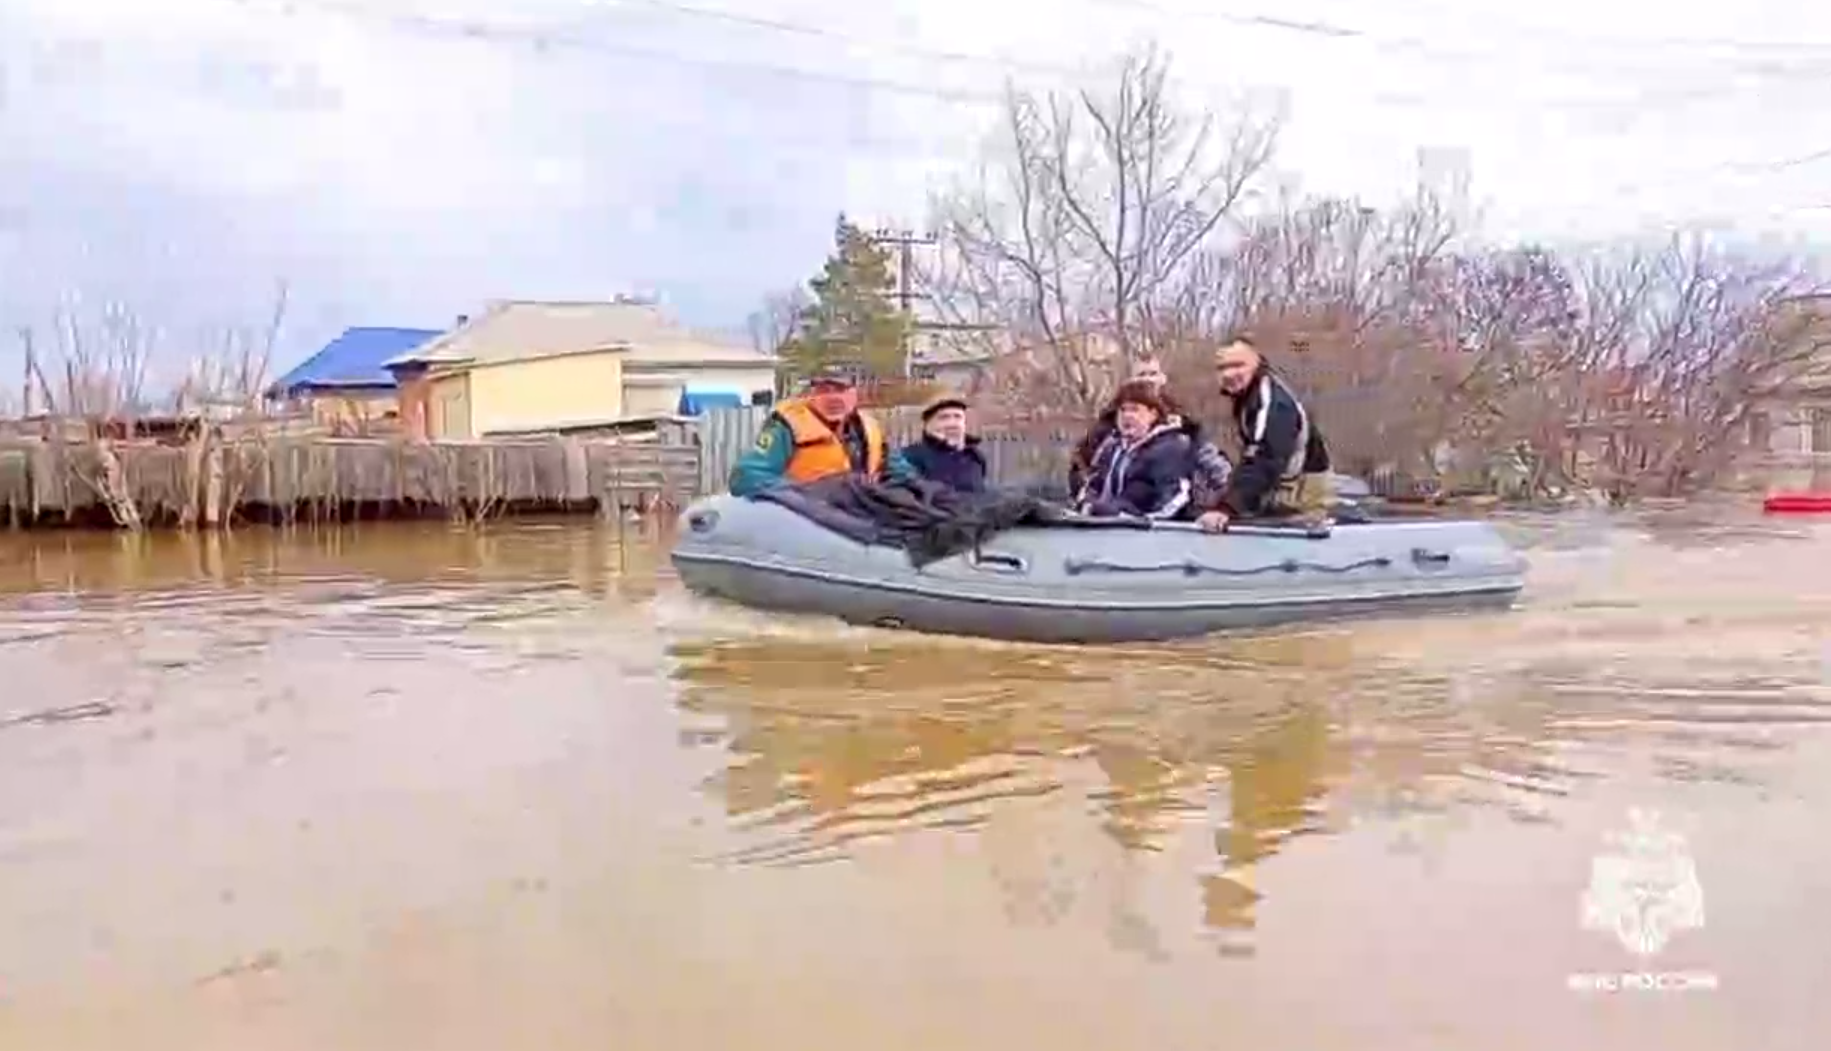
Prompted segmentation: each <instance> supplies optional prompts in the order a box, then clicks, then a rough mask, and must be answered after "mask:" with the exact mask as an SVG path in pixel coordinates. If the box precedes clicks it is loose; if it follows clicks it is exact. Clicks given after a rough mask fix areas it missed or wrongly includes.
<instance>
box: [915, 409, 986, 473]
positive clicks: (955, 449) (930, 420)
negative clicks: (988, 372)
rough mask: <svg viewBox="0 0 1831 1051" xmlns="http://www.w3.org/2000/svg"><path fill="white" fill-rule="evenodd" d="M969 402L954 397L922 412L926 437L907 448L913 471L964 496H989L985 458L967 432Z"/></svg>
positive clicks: (975, 437)
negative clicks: (980, 494) (966, 494)
mask: <svg viewBox="0 0 1831 1051" xmlns="http://www.w3.org/2000/svg"><path fill="white" fill-rule="evenodd" d="M966 408H967V406H966V401H965V400H964V399H962V398H957V397H954V396H952V395H948V396H946V397H941V398H937V399H935V400H934V401H931V402H929V403H928V405H927V406H925V407H924V408H923V409H922V436H921V437H920V438H918V439H916V440H915V441H913V442H910V443H909V444H908V445H905V446H903V459H904V461H905V462H907V463H908V464H909V467H910V469H911V470H913V471H914V472H915V473H916V474H917V475H919V476H920V477H922V478H926V479H928V480H929V481H931V482H936V483H938V484H941V485H945V486H947V487H949V488H951V489H954V490H956V491H958V492H962V493H983V492H985V479H986V462H985V454H984V453H982V452H980V451H979V438H978V437H977V436H976V435H973V434H970V433H968V431H967V420H966Z"/></svg>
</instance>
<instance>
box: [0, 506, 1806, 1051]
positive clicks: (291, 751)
mask: <svg viewBox="0 0 1831 1051" xmlns="http://www.w3.org/2000/svg"><path fill="white" fill-rule="evenodd" d="M1507 528H1508V529H1509V530H1511V531H1512V532H1513V533H1514V534H1515V535H1516V536H1517V537H1518V538H1519V539H1520V541H1521V542H1522V543H1523V544H1525V545H1526V546H1527V547H1528V549H1529V554H1530V556H1531V558H1532V561H1533V576H1532V581H1531V587H1530V590H1529V592H1528V594H1527V596H1526V597H1525V598H1524V599H1523V601H1522V604H1521V606H1520V608H1519V609H1517V610H1516V611H1513V612H1511V613H1509V614H1505V615H1497V616H1483V617H1478V618H1460V619H1439V620H1431V621H1415V622H1399V621H1394V622H1381V623H1363V624H1357V625H1352V626H1339V627H1330V628H1318V629H1315V630H1310V631H1303V632H1291V633H1286V634H1282V635H1277V636H1271V637H1265V638H1258V639H1251V640H1228V641H1204V642H1200V643H1192V644H1180V645H1173V646H1137V647H1118V648H1106V649H1067V648H1037V647H1022V646H1010V645H995V644H989V643H978V642H971V641H964V640H940V639H932V638H922V637H917V636H908V635H900V634H893V633H888V632H882V631H874V630H862V629H846V628H841V627H838V626H836V625H834V624H832V623H830V622H826V621H820V620H811V619H802V618H792V617H774V616H762V615H757V614H752V613H747V612H743V611H739V610H733V609H730V608H728V607H721V606H717V605H712V604H708V603H703V602H700V601H697V600H695V599H693V598H691V597H689V596H686V595H684V594H682V593H681V591H680V590H679V588H678V586H677V584H676V583H675V582H674V581H673V579H672V578H671V576H670V575H669V572H668V569H667V562H666V557H665V545H664V543H663V541H662V540H661V539H660V538H657V537H654V536H650V535H644V534H640V533H636V532H621V531H617V530H614V529H611V528H598V529H594V528H591V527H584V526H578V525H570V524H528V525H517V526H505V527H502V528H499V529H494V530H491V531H489V532H488V533H486V534H483V535H475V534H468V533H464V532H457V531H452V530H447V529H445V528H443V527H436V528H420V527H402V528H392V527H389V528H369V529H364V530H361V531H352V532H346V533H333V534H319V535H316V536H300V537H295V538H291V539H286V538H281V537H277V536H274V535H269V534H264V533H249V534H245V535H237V536H235V537H231V538H217V539H208V540H185V539H182V538H176V537H168V538H158V539H154V540H149V541H125V540H119V539H117V538H113V537H96V536H84V537H53V538H34V539H30V540H25V539H18V538H0V677H3V678H4V682H5V683H6V685H5V687H4V688H3V689H0V1048H4V1049H7V1051H12V1049H39V1048H43V1049H46V1051H79V1049H86V1048H108V1049H126V1048H133V1049H136V1051H163V1049H184V1051H199V1049H213V1048H224V1049H229V1048H234V1049H238V1051H239V1049H251V1048H258V1049H262V1051H291V1049H302V1051H303V1049H311V1051H368V1049H377V1051H380V1049H389V1051H397V1049H406V1048H412V1049H415V1051H443V1049H452V1051H468V1049H504V1051H507V1049H523V1048H542V1049H554V1051H570V1049H575V1048H578V1049H583V1048H591V1049H598V1051H601V1049H603V1048H616V1049H618V1051H649V1049H654V1051H662V1049H669V1051H673V1049H695V1048H706V1049H715V1048H716V1049H728V1048H755V1049H777V1048H784V1049H785V1048H795V1049H798V1051H804V1049H826V1048H832V1049H844V1051H858V1049H865V1048H869V1049H872V1051H900V1049H905V1048H907V1049H917V1048H920V1049H934V1048H948V1049H951V1051H976V1049H981V1048H985V1049H990V1048H1012V1049H1016V1048H1025V1049H1028V1048H1038V1049H1052V1051H1054V1049H1063V1051H1067V1049H1080V1048H1089V1049H1091V1048H1102V1049H1111V1048H1141V1049H1143V1048H1148V1049H1152V1051H1180V1049H1189V1051H1196V1049H1214V1048H1223V1047H1249V1048H1256V1049H1279V1051H1282V1049H1291V1051H1309V1049H1316V1051H1327V1049H1337V1048H1339V1049H1380V1051H1413V1049H1417V1051H1436V1049H1445V1051H1450V1049H1480V1051H1510V1049H1514V1048H1518V1049H1521V1051H1525V1049H1532V1051H1542V1049H1544V1048H1552V1047H1556V1048H1610V1049H1624V1048H1649V1049H1660V1051H1689V1049H1697V1048H1713V1049H1714V1048H1722V1049H1738V1051H1753V1049H1768V1048H1776V1049H1778V1048H1801V1049H1805V1048H1817V1047H1821V1046H1822V1045H1823V1040H1824V1038H1823V1033H1822V1030H1823V1027H1824V1026H1825V1024H1826V1022H1827V1021H1831V1013H1828V1011H1827V1009H1826V1008H1825V1006H1824V994H1823V992H1822V990H1823V989H1824V988H1826V987H1827V985H1831V948H1827V944H1826V943H1827V933H1826V932H1827V931H1831V904H1827V901H1828V899H1831V845H1828V843H1831V833H1828V832H1827V829H1828V828H1831V823H1828V822H1827V817H1828V816H1831V732H1828V731H1831V728H1828V727H1827V722H1828V721H1831V689H1828V687H1827V677H1828V675H1831V650H1828V649H1827V646H1828V644H1831V528H1826V527H1819V526H1815V525H1813V524H1812V523H1809V522H1806V523H1786V522H1774V521H1769V522H1761V521H1757V520H1754V519H1734V520H1723V519H1722V518H1721V517H1720V516H1718V517H1713V518H1712V519H1710V520H1708V521H1706V520H1701V519H1700V517H1699V516H1698V515H1695V514H1693V515H1691V516H1675V515H1667V516H1665V517H1663V518H1641V519H1633V520H1618V519H1603V518H1595V517H1589V518H1567V519H1560V520H1540V521H1526V520H1522V521H1517V522H1511V523H1509V524H1508V525H1507ZM1636 810H1638V811H1641V812H1643V814H1642V816H1643V818H1651V819H1653V820H1655V821H1656V822H1657V823H1656V824H1653V825H1649V826H1646V828H1647V829H1650V830H1654V831H1657V830H1665V831H1666V832H1669V833H1672V834H1676V835H1678V836H1682V841H1679V840H1672V839H1665V840H1660V841H1658V842H1661V843H1664V845H1665V846H1666V847H1670V848H1673V849H1672V850H1668V851H1667V854H1666V855H1665V856H1667V857H1668V858H1670V857H1685V858H1688V859H1689V860H1690V863H1691V867H1690V869H1688V870H1687V869H1686V868H1685V867H1684V866H1683V865H1682V864H1668V865H1667V866H1666V867H1665V868H1664V869H1658V868H1648V867H1646V866H1642V867H1641V868H1639V869H1636V868H1634V867H1633V866H1632V865H1625V866H1624V865H1622V864H1620V863H1615V864H1611V863H1610V861H1609V860H1608V859H1609V858H1611V857H1617V858H1618V857H1622V856H1625V854H1624V852H1625V850H1626V848H1625V847H1624V846H1623V845H1621V843H1620V842H1617V841H1612V840H1611V839H1610V838H1609V837H1610V835H1611V833H1618V832H1623V831H1626V830H1629V829H1631V828H1634V827H1636V826H1634V825H1633V824H1631V822H1630V812H1631V811H1636ZM1649 834H1650V833H1649ZM1646 842H1655V840H1653V839H1648V840H1646ZM1599 856H1600V857H1601V858H1602V861H1601V863H1600V864H1598V863H1597V858H1598V857H1599ZM1641 856H1643V857H1648V856H1652V855H1650V854H1643V855H1641ZM1687 871H1689V872H1691V873H1694V874H1695V883H1694V884H1687V883H1686V881H1685V879H1684V878H1683V877H1684V876H1685V874H1686V872H1687ZM1686 886H1692V887H1694V888H1695V891H1694V892H1693V893H1691V894H1689V895H1686V894H1681V893H1679V892H1678V890H1677V889H1675V888H1680V889H1682V888H1684V887H1686ZM1586 891H1588V892H1592V893H1591V896H1590V898H1589V899H1588V902H1589V905H1590V908H1589V911H1588V913H1587V914H1586V906H1585V903H1586V897H1585V895H1586ZM1636 894H1638V895H1639V897H1638V901H1639V902H1640V905H1639V906H1638V907H1635V906H1634V905H1633V904H1632V903H1633V902H1635V901H1636V900H1637V899H1636V897H1635V896H1636ZM1624 902H1625V903H1627V904H1625V905H1624V904H1623V903H1624ZM1624 915H1625V916H1629V917H1632V916H1664V917H1666V918H1667V919H1668V920H1670V921H1671V922H1669V923H1666V924H1665V925H1664V926H1663V927H1660V928H1659V929H1660V931H1661V932H1664V933H1666V934H1668V935H1669V937H1668V938H1666V939H1665V940H1664V941H1660V939H1659V938H1657V937H1655V938H1653V939H1651V940H1650V941H1643V942H1640V943H1638V944H1639V947H1640V948H1643V949H1646V950H1648V951H1647V952H1645V953H1643V954H1639V955H1637V954H1636V953H1635V952H1632V951H1630V949H1629V945H1630V944H1632V943H1634V939H1633V937H1632V936H1631V935H1632V934H1633V933H1634V928H1633V927H1632V925H1631V924H1630V925H1629V926H1628V927H1627V928H1626V931H1627V936H1624V935H1623V934H1622V933H1620V932H1617V931H1611V930H1607V929H1597V928H1601V927H1605V926H1606V925H1607V921H1611V920H1613V919H1615V918H1616V917H1618V916H1624ZM1586 920H1587V921H1588V922H1587V923H1586ZM1653 926H1655V927H1658V926H1659V924H1657V923H1655V924H1653ZM1640 929H1641V930H1646V929H1649V928H1648V925H1647V923H1643V924H1642V925H1641V928H1640ZM1656 933H1657V932H1656ZM1622 974H1627V975H1630V976H1631V977H1630V978H1628V979H1627V981H1626V987H1624V988H1619V989H1613V990H1610V989H1607V988H1603V989H1601V990H1597V989H1595V988H1593V986H1594V985H1595V984H1596V983H1598V982H1602V983H1607V982H1608V981H1611V980H1613V981H1616V982H1617V983H1619V982H1620V981H1621V980H1620V979H1619V978H1616V979H1610V978H1608V977H1606V976H1619V975H1622ZM1596 976H1605V977H1602V978H1597V977H1596ZM1635 976H1639V977H1635ZM1649 976H1650V977H1649ZM1573 983H1578V984H1582V983H1589V984H1590V986H1592V987H1591V988H1586V989H1584V990H1577V989H1574V988H1573ZM1648 985H1651V986H1653V987H1652V988H1648V987H1645V986H1648Z"/></svg>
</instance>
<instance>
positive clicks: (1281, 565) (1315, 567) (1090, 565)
mask: <svg viewBox="0 0 1831 1051" xmlns="http://www.w3.org/2000/svg"><path fill="white" fill-rule="evenodd" d="M1391 565H1392V559H1390V558H1363V559H1361V560H1360V561H1359V562H1350V563H1348V564H1347V565H1345V566H1331V565H1327V564H1325V563H1322V562H1303V561H1300V560H1298V559H1295V558H1287V559H1285V560H1284V561H1282V562H1271V563H1267V564H1266V565H1263V566H1254V567H1253V568H1251V569H1234V568H1232V567H1229V566H1211V565H1208V564H1207V563H1205V562H1196V561H1194V560H1193V559H1189V560H1185V561H1182V562H1159V563H1157V564H1155V565H1148V566H1128V565H1123V564H1121V563H1118V562H1102V561H1100V560H1099V559H1097V558H1095V559H1078V558H1071V559H1068V560H1067V561H1065V562H1063V563H1062V571H1063V572H1064V573H1067V574H1068V575H1069V576H1071V577H1075V576H1080V575H1081V574H1082V573H1086V572H1089V571H1098V572H1102V573H1167V572H1171V571H1176V572H1180V573H1182V575H1183V576H1185V577H1198V576H1201V575H1202V574H1204V573H1209V574H1213V575H1215V576H1222V577H1256V576H1258V575H1259V574H1261V573H1297V572H1301V571H1303V570H1306V569H1308V570H1312V571H1314V572H1317V573H1352V572H1354V571H1355V570H1357V569H1386V568H1387V567H1389V566H1391Z"/></svg>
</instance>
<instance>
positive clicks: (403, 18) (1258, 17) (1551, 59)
mask: <svg viewBox="0 0 1831 1051" xmlns="http://www.w3.org/2000/svg"><path fill="white" fill-rule="evenodd" d="M236 2H238V3H240V4H242V5H243V6H264V7H268V8H277V9H278V11H279V12H280V13H283V14H284V13H291V12H294V11H298V10H316V11H319V12H322V13H329V14H336V15H340V16H343V17H347V18H351V19H356V20H364V21H371V22H385V23H388V24H389V25H391V26H392V27H393V28H395V29H397V30H400V31H404V32H408V33H418V34H421V35H427V36H439V37H445V38H455V39H461V40H482V41H496V42H503V43H514V44H521V45H526V46H529V47H532V48H534V49H535V50H538V51H546V50H573V51H586V52H597V53H607V54H617V55H622V56H625V57H631V58H637V59H641V60H644V61H652V62H657V63H666V64H674V65H684V66H698V67H702V68H711V69H725V70H730V71H733V72H746V73H753V74H758V75H764V76H771V77H777V78H783V79H795V80H806V81H814V82H825V83H832V84H837V85H843V86H848V87H854V88H859V89H864V90H874V91H883V92H888V93H894V94H903V95H910V96H916V97H925V98H932V99H936V100H940V101H947V102H953V103H959V104H965V105H973V106H990V105H995V104H997V103H998V102H1000V101H1002V99H1003V97H1004V96H1003V93H1002V91H995V90H990V89H967V88H946V87H938V86H936V85H933V84H915V83H910V82H907V81H898V80H890V79H886V78H880V77H870V76H856V75H850V74H842V73H831V72H827V71H824V70H811V69H805V68H800V67H794V66H782V65H774V64H770V63H758V62H752V61H730V60H721V59H711V58H706V57H702V56H690V55H682V54H679V53H675V52H668V51H662V50H656V49H651V48H642V47H637V46H634V45H629V44H624V43H620V42H615V41H611V40H606V39H604V38H602V37H601V36H597V35H589V34H581V33H579V32H577V31H576V30H568V29H560V28H546V29H525V28H516V27H506V26H501V25H492V24H490V23H488V22H485V21H482V20H480V19H477V18H463V17H458V16H432V15H423V14H412V13H395V12H383V11H377V10H375V9H373V8H368V7H365V6H363V5H361V4H358V3H353V2H350V0H236ZM624 2H625V4H628V5H631V6H639V7H643V8H647V9H649V10H654V11H658V12H665V13H668V14H672V15H675V16H678V17H685V18H698V19H705V20H713V21H719V22H724V23H728V24H731V25H738V26H747V27H750V28H753V29H757V30H761V31H766V32H778V33H785V34H793V35H798V36H804V37H809V38H816V39H826V40H832V41H835V42H843V43H847V44H851V45H853V46H857V47H863V48H869V49H875V50H880V51H884V52H890V53H897V54H903V55H907V56H911V57H918V58H922V59H925V60H929V61H937V62H951V63H955V64H967V65H977V66H981V67H985V68H988V69H996V70H999V71H1001V72H1003V73H1004V74H1005V75H1006V76H1010V75H1011V74H1017V73H1021V74H1026V75H1030V76H1042V77H1048V78H1051V79H1056V80H1060V81H1067V82H1073V83H1076V84H1079V83H1084V82H1085V80H1086V79H1087V74H1086V72H1085V71H1082V70H1077V69H1074V68H1071V67H1068V66H1065V65H1061V64H1056V63H1044V62H1034V61H1027V60H1019V59H1013V58H1007V57H994V56H984V55H972V54H966V53H963V52H955V51H943V50H936V49H931V48H923V47H916V46H913V45H908V44H902V43H886V42H884V41H878V40H870V39H866V38H862V37H857V36H853V35H850V34H846V33H841V32H838V31H835V30H832V29H829V28H826V27H824V26H813V25H808V24H807V23H804V22H797V21H793V20H790V19H778V18H767V17H761V16H752V15H747V14H740V13H736V12H730V11H722V10H718V9H716V8H708V7H699V6H696V5H690V4H684V3H679V2H676V0H624ZM1081 2H1083V3H1088V4H1093V5H1096V6H1105V7H1111V8H1116V9H1120V10H1129V11H1134V12H1150V13H1154V14H1157V15H1159V16H1165V17H1170V18H1177V19H1183V20H1209V21H1218V22H1221V23H1223V24H1230V25H1238V26H1241V27H1246V28H1256V29H1264V30H1271V31H1279V32H1287V33H1296V34H1300V35H1304V36H1310V37H1314V38H1317V39H1318V40H1332V41H1339V42H1342V43H1358V44H1362V45H1366V46H1370V47H1373V48H1375V49H1376V50H1379V51H1385V52H1389V53H1393V54H1399V55H1402V56H1404V57H1405V58H1407V59H1408V60H1415V59H1418V58H1423V59H1426V60H1429V61H1435V62H1441V63H1450V64H1456V65H1469V64H1474V63H1484V62H1493V61H1495V60H1496V59H1503V60H1504V59H1508V58H1514V57H1517V55H1516V51H1515V50H1514V49H1512V48H1510V47H1506V46H1498V47H1489V48H1475V49H1470V48H1467V47H1462V48H1456V47H1446V46H1444V45H1441V44H1439V43H1436V42H1433V41H1431V40H1429V39H1426V38H1424V37H1418V36H1403V35H1387V34H1379V33H1373V32H1369V31H1367V30H1365V29H1361V28H1359V27H1353V26H1344V25H1337V24H1334V23H1326V22H1306V21H1299V20H1295V19H1289V18H1280V17H1274V16H1270V15H1263V14H1250V13H1240V12H1235V11H1227V10H1216V9H1212V8H1209V9H1203V10H1199V11H1178V10H1175V9H1172V8H1168V7H1165V6H1163V5H1161V4H1158V3H1155V2H1153V0H1081ZM1611 46H1612V45H1611ZM1534 64H1535V65H1538V66H1541V67H1546V68H1562V69H1567V70H1572V71H1576V72H1582V73H1595V72H1597V70H1598V65H1599V64H1598V63H1597V62H1595V61H1589V62H1573V61H1571V60H1569V59H1568V58H1567V57H1563V56H1539V57H1537V58H1535V59H1534ZM1604 68H1606V69H1607V70H1609V71H1611V72H1618V67H1617V65H1614V64H1610V65H1607V66H1606V67H1604ZM1736 71H1737V72H1741V73H1746V74H1749V75H1751V76H1757V77H1761V78H1765V79H1775V78H1779V79H1788V78H1791V79H1802V78H1803V79H1815V80H1817V79H1823V80H1831V68H1817V67H1814V68H1811V69H1805V70H1799V69H1776V68H1774V67H1773V65H1772V63H1771V62H1766V63H1759V64H1755V65H1751V66H1743V67H1738V68H1737V69H1736ZM1183 79H1184V82H1185V83H1189V84H1191V85H1192V86H1196V87H1216V86H1217V85H1212V84H1202V83H1200V82H1195V81H1191V80H1188V79H1187V78H1183ZM1696 98H1697V96H1695V95H1692V94H1689V93H1687V94H1685V95H1684V96H1683V97H1682V98H1681V99H1680V100H1679V101H1680V102H1681V103H1683V102H1690V101H1695V99H1696ZM1593 104H1594V102H1593V100H1584V99H1579V100H1575V101H1574V102H1573V103H1572V105H1573V106H1576V107H1578V108H1581V107H1583V106H1585V105H1593ZM1642 105H1644V104H1642Z"/></svg>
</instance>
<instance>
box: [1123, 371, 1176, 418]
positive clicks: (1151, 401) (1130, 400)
mask: <svg viewBox="0 0 1831 1051" xmlns="http://www.w3.org/2000/svg"><path fill="white" fill-rule="evenodd" d="M1121 405H1142V406H1144V407H1145V408H1147V409H1149V410H1151V411H1152V412H1154V413H1156V414H1157V415H1158V416H1159V417H1163V416H1168V415H1169V414H1170V411H1169V410H1168V409H1167V408H1165V407H1164V400H1163V397H1162V396H1161V395H1159V394H1158V392H1157V387H1156V385H1155V384H1152V383H1150V382H1147V381H1144V380H1128V381H1127V382H1125V383H1121V384H1120V385H1119V390H1118V392H1117V393H1115V394H1114V395H1113V408H1115V409H1117V408H1118V407H1119V406H1121Z"/></svg>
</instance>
